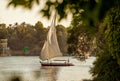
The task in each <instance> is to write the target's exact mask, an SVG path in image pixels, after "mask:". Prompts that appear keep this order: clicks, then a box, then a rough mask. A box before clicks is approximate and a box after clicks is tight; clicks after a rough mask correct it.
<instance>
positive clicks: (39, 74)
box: [0, 57, 94, 81]
mask: <svg viewBox="0 0 120 81" xmlns="http://www.w3.org/2000/svg"><path fill="white" fill-rule="evenodd" d="M93 60H94V58H89V59H87V60H86V62H80V61H78V60H76V59H74V58H72V59H71V62H73V63H74V64H75V66H70V67H69V66H67V67H51V66H49V67H47V66H40V63H39V58H38V57H0V81H81V79H89V78H91V75H90V74H89V69H90V67H91V66H92V62H93Z"/></svg>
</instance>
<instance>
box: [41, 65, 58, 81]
mask: <svg viewBox="0 0 120 81" xmlns="http://www.w3.org/2000/svg"><path fill="white" fill-rule="evenodd" d="M40 70H41V71H40V78H39V80H40V81H57V74H58V71H59V68H58V67H54V66H53V67H51V66H50V67H49V66H42V67H41V69H40Z"/></svg>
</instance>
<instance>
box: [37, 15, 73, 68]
mask: <svg viewBox="0 0 120 81" xmlns="http://www.w3.org/2000/svg"><path fill="white" fill-rule="evenodd" d="M55 22H56V14H55V16H54V18H53V20H52V23H51V26H50V29H49V31H48V34H47V39H46V41H45V42H44V45H43V48H42V50H41V53H40V56H39V58H40V60H41V61H40V63H41V66H73V64H72V63H70V62H69V59H68V60H52V58H55V57H60V56H62V53H61V51H60V48H59V45H58V41H57V35H56V28H55V25H56V24H55ZM61 58H62V57H61Z"/></svg>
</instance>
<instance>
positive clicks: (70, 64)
mask: <svg viewBox="0 0 120 81" xmlns="http://www.w3.org/2000/svg"><path fill="white" fill-rule="evenodd" d="M40 63H41V66H74V65H73V64H72V63H44V62H40Z"/></svg>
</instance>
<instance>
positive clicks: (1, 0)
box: [0, 0, 71, 27]
mask: <svg viewBox="0 0 120 81" xmlns="http://www.w3.org/2000/svg"><path fill="white" fill-rule="evenodd" d="M7 1H8V0H0V23H5V24H6V25H9V24H15V23H16V22H18V24H21V23H22V22H26V23H28V24H31V25H35V23H37V21H41V22H42V23H43V25H44V27H48V26H49V25H50V24H51V19H50V20H47V19H46V18H45V17H42V14H40V13H38V11H39V9H40V8H42V7H43V3H44V0H42V3H41V5H40V6H39V5H36V6H34V8H33V9H32V10H26V9H24V8H22V7H17V8H14V7H13V6H10V7H8V8H7V3H8V2H7ZM70 23H71V15H69V16H68V18H67V19H66V20H65V19H64V20H62V21H61V22H59V23H58V24H62V25H64V26H65V27H68V26H69V25H70Z"/></svg>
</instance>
